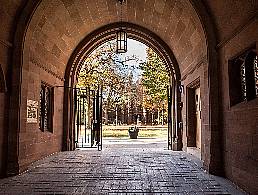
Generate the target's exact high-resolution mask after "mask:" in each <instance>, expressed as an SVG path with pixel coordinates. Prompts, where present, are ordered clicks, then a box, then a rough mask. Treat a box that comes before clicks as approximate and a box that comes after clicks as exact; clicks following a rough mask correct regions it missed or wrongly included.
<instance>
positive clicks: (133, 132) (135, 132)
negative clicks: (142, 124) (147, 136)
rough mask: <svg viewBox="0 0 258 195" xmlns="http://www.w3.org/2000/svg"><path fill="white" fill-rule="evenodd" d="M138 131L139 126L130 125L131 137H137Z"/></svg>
mask: <svg viewBox="0 0 258 195" xmlns="http://www.w3.org/2000/svg"><path fill="white" fill-rule="evenodd" d="M138 132H139V127H136V126H134V127H130V128H129V129H128V133H129V136H130V139H137V136H138Z"/></svg>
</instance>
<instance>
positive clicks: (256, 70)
mask: <svg viewBox="0 0 258 195" xmlns="http://www.w3.org/2000/svg"><path fill="white" fill-rule="evenodd" d="M254 76H255V89H256V97H258V56H257V55H256V57H255V59H254Z"/></svg>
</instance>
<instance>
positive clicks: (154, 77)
mask: <svg viewBox="0 0 258 195" xmlns="http://www.w3.org/2000/svg"><path fill="white" fill-rule="evenodd" d="M140 69H141V70H142V85H143V86H144V88H145V94H146V95H145V97H144V101H143V104H144V105H143V106H144V107H145V108H146V109H149V110H154V109H157V110H158V123H159V119H160V116H159V115H160V113H159V112H160V110H161V111H162V112H163V114H162V115H163V116H162V118H164V109H163V108H164V105H166V104H167V86H168V85H169V74H168V71H167V69H166V66H165V64H164V63H163V62H162V60H161V58H160V57H159V56H158V54H156V53H155V52H154V51H153V50H152V49H151V48H147V61H146V62H145V63H141V64H140ZM163 121H164V119H162V123H163Z"/></svg>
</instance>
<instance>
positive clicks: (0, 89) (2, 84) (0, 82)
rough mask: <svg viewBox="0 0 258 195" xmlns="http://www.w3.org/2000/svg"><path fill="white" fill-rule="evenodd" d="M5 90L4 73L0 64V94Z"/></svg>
mask: <svg viewBox="0 0 258 195" xmlns="http://www.w3.org/2000/svg"><path fill="white" fill-rule="evenodd" d="M6 90H7V88H6V82H5V76H4V71H3V69H2V67H1V64H0V93H4V92H6Z"/></svg>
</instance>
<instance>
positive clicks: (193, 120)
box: [187, 80, 202, 157]
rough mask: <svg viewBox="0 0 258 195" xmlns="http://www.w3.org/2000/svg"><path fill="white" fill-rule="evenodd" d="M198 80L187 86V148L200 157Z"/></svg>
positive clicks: (199, 97) (199, 96)
mask: <svg viewBox="0 0 258 195" xmlns="http://www.w3.org/2000/svg"><path fill="white" fill-rule="evenodd" d="M201 126H202V124H201V93H200V81H199V80H197V81H196V82H194V84H192V85H191V86H189V87H187V147H188V148H187V150H188V151H189V152H190V153H191V152H193V153H196V155H197V156H198V157H200V151H201Z"/></svg>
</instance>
